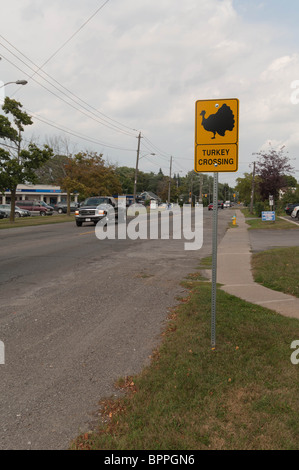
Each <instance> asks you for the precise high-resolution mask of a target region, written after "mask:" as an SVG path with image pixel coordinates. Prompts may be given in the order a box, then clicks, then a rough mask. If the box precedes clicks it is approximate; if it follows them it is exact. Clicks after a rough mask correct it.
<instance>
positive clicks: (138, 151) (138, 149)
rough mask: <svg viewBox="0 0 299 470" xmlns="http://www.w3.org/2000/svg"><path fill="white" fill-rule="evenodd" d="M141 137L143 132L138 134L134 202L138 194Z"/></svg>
mask: <svg viewBox="0 0 299 470" xmlns="http://www.w3.org/2000/svg"><path fill="white" fill-rule="evenodd" d="M140 139H141V132H139V136H138V147H137V158H136V169H135V179H134V204H135V203H136V194H137V177H138V162H139V153H140Z"/></svg>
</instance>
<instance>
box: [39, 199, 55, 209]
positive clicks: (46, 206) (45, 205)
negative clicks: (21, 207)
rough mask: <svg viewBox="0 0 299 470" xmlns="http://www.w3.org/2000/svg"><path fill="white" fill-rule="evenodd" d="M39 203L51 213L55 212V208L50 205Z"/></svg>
mask: <svg viewBox="0 0 299 470" xmlns="http://www.w3.org/2000/svg"><path fill="white" fill-rule="evenodd" d="M38 202H39V203H40V205H41V206H43V207H45V208H46V209H48V210H49V211H53V206H51V205H50V204H46V203H45V202H44V201H38Z"/></svg>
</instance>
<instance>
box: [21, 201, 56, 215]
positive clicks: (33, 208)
mask: <svg viewBox="0 0 299 470" xmlns="http://www.w3.org/2000/svg"><path fill="white" fill-rule="evenodd" d="M16 205H17V206H18V207H20V209H24V210H27V211H29V212H30V214H35V215H52V214H53V208H52V207H51V206H47V204H45V203H43V204H42V203H41V202H39V201H16ZM45 206H46V207H45Z"/></svg>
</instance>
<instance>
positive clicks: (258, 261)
mask: <svg viewBox="0 0 299 470" xmlns="http://www.w3.org/2000/svg"><path fill="white" fill-rule="evenodd" d="M298 258H299V247H298V246H294V247H288V248H275V249H272V250H267V251H263V252H261V253H255V254H253V255H252V259H251V263H252V273H253V277H254V280H255V282H258V283H259V284H262V285H263V286H265V287H269V289H273V290H276V291H280V292H284V293H285V294H290V295H294V296H296V297H299V263H298Z"/></svg>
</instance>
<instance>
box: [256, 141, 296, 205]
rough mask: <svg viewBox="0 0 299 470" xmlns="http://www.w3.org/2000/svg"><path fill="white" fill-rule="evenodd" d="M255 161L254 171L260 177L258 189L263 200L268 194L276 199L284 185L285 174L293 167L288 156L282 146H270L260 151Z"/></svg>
mask: <svg viewBox="0 0 299 470" xmlns="http://www.w3.org/2000/svg"><path fill="white" fill-rule="evenodd" d="M254 155H258V159H259V160H258V161H257V162H256V173H257V175H259V177H260V181H259V190H260V194H261V198H262V200H263V201H265V200H267V199H268V198H269V196H270V195H272V196H273V197H274V200H277V198H278V195H279V190H280V189H281V188H283V187H284V186H285V183H286V180H285V175H286V174H288V173H290V172H291V171H292V170H293V168H292V166H291V165H290V163H289V158H288V157H287V156H286V155H285V153H284V147H281V148H280V149H279V150H274V149H272V148H270V149H269V150H268V151H265V152H264V151H261V152H258V153H256V154H254Z"/></svg>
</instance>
